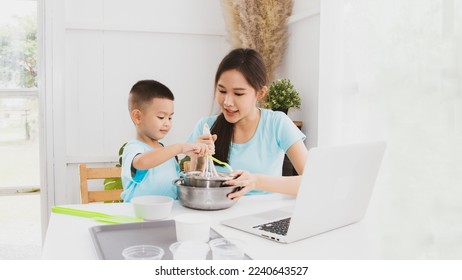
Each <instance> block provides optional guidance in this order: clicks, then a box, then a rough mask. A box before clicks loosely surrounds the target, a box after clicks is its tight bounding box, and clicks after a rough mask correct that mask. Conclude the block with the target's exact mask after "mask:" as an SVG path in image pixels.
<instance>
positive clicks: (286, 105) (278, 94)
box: [265, 79, 301, 114]
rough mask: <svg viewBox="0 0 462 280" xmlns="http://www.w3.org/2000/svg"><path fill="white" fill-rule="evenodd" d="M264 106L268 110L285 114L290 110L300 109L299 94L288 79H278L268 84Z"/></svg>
mask: <svg viewBox="0 0 462 280" xmlns="http://www.w3.org/2000/svg"><path fill="white" fill-rule="evenodd" d="M265 105H266V107H267V108H269V109H272V110H274V111H283V112H284V113H286V114H287V112H288V110H289V109H290V108H300V105H301V100H300V94H299V93H298V91H297V90H295V88H294V85H293V84H292V82H291V81H290V80H289V79H278V80H275V81H273V82H272V83H271V84H270V86H269V88H268V93H267V95H266V100H265Z"/></svg>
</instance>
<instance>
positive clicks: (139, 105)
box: [128, 80, 175, 112]
mask: <svg viewBox="0 0 462 280" xmlns="http://www.w3.org/2000/svg"><path fill="white" fill-rule="evenodd" d="M154 98H163V99H168V100H172V101H173V100H175V97H174V96H173V93H172V92H171V91H170V89H169V88H168V87H167V86H165V85H164V84H162V83H160V82H158V81H155V80H141V81H138V82H137V83H136V84H134V85H133V87H132V89H131V90H130V94H129V95H128V110H129V112H131V111H133V110H135V109H138V110H142V109H143V107H144V105H145V104H147V103H149V102H151V100H152V99H154Z"/></svg>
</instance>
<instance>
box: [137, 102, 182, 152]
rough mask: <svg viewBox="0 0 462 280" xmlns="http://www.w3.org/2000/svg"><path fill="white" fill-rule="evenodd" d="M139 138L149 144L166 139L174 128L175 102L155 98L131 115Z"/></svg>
mask: <svg viewBox="0 0 462 280" xmlns="http://www.w3.org/2000/svg"><path fill="white" fill-rule="evenodd" d="M131 116H132V120H133V122H134V123H135V125H136V131H137V138H138V139H140V140H142V141H144V142H146V143H149V142H156V141H158V140H160V139H162V138H164V137H165V136H166V135H167V133H168V132H169V131H170V129H171V127H172V116H173V100H169V99H166V98H153V99H152V100H151V102H149V103H146V104H144V106H143V108H141V109H135V110H133V111H132V113H131Z"/></svg>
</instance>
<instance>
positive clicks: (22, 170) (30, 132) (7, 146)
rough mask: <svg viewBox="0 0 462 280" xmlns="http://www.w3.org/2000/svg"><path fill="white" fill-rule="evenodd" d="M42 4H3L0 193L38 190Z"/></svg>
mask: <svg viewBox="0 0 462 280" xmlns="http://www.w3.org/2000/svg"><path fill="white" fill-rule="evenodd" d="M36 37H37V2H36V1H2V2H1V3H0V153H1V154H2V160H1V161H0V192H2V189H3V192H6V190H7V189H8V191H12V192H14V191H15V190H22V191H24V190H36V189H37V188H38V185H39V182H40V177H39V149H38V94H37V79H36V76H37V40H36Z"/></svg>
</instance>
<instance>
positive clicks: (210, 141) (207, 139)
mask: <svg viewBox="0 0 462 280" xmlns="http://www.w3.org/2000/svg"><path fill="white" fill-rule="evenodd" d="M215 140H217V135H216V134H213V135H211V134H203V135H201V136H199V137H197V139H196V143H202V144H206V145H207V146H208V150H209V152H208V154H209V155H214V154H215Z"/></svg>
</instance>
